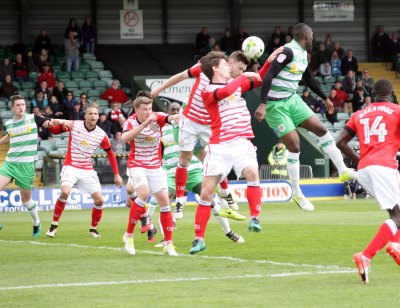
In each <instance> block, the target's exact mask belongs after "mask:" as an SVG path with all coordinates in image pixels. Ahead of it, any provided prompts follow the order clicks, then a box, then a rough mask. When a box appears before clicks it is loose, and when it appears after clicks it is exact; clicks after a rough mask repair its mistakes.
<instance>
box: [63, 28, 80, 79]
mask: <svg viewBox="0 0 400 308" xmlns="http://www.w3.org/2000/svg"><path fill="white" fill-rule="evenodd" d="M79 47H80V44H79V41H78V40H77V39H76V38H75V32H74V31H69V33H68V38H66V39H64V49H65V61H66V64H67V72H68V73H70V72H71V70H74V71H78V70H79Z"/></svg>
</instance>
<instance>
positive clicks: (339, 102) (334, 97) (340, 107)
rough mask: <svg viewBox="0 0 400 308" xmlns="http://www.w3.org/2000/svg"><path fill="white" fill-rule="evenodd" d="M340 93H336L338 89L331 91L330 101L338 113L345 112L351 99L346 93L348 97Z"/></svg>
mask: <svg viewBox="0 0 400 308" xmlns="http://www.w3.org/2000/svg"><path fill="white" fill-rule="evenodd" d="M338 92H339V91H336V89H331V92H330V94H329V99H330V100H331V102H332V104H333V108H334V109H335V110H336V111H337V112H343V111H344V110H345V103H346V102H347V101H348V99H349V97H348V96H347V94H346V93H345V94H346V96H342V95H338Z"/></svg>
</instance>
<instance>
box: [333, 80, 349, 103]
mask: <svg viewBox="0 0 400 308" xmlns="http://www.w3.org/2000/svg"><path fill="white" fill-rule="evenodd" d="M332 89H335V90H336V96H337V97H338V99H340V100H342V101H344V102H347V101H349V96H348V95H347V93H346V91H345V90H344V89H343V86H342V83H341V82H340V80H336V81H335V84H334V85H333V87H332Z"/></svg>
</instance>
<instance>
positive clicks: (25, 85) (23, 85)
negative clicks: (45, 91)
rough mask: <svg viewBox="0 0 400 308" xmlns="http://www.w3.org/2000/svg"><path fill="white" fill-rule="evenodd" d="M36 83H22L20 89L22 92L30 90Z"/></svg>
mask: <svg viewBox="0 0 400 308" xmlns="http://www.w3.org/2000/svg"><path fill="white" fill-rule="evenodd" d="M35 85H36V83H35V82H34V81H23V82H22V83H21V86H22V89H24V90H32V89H34V88H35Z"/></svg>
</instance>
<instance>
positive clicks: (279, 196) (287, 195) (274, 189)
mask: <svg viewBox="0 0 400 308" xmlns="http://www.w3.org/2000/svg"><path fill="white" fill-rule="evenodd" d="M229 186H230V189H231V192H232V195H233V198H234V199H235V200H236V201H237V202H247V198H246V188H247V184H246V183H245V182H243V183H230V184H229ZM260 186H261V190H262V195H261V200H262V201H263V202H289V201H290V200H291V199H292V194H293V190H292V185H290V183H289V182H288V181H268V182H262V183H261V185H260Z"/></svg>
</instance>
